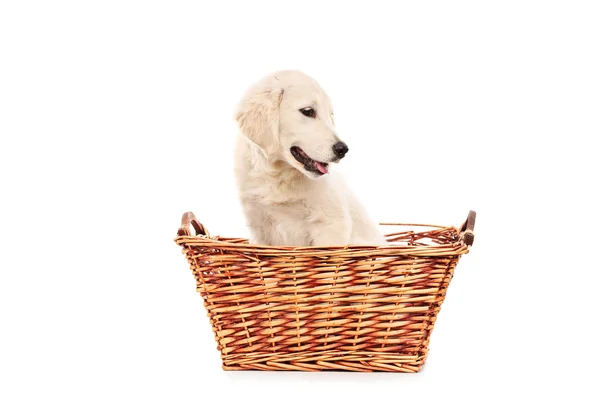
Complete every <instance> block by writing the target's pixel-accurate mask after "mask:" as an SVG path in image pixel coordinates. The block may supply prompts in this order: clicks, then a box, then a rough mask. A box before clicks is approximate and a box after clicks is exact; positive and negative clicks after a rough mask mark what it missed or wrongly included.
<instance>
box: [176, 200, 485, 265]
mask: <svg viewBox="0 0 600 400" xmlns="http://www.w3.org/2000/svg"><path fill="white" fill-rule="evenodd" d="M474 224H475V212H474V211H470V212H469V216H468V218H467V220H466V221H465V223H464V224H463V225H462V227H461V228H460V229H459V228H457V227H455V226H444V225H436V224H418V223H396V222H381V223H379V225H383V226H399V227H400V226H402V227H422V228H431V229H426V230H425V231H423V232H428V231H429V232H433V231H449V232H452V233H453V234H454V235H456V241H453V242H450V243H443V244H438V243H436V244H433V245H427V244H423V243H418V244H407V243H402V244H394V243H390V242H388V244H386V245H356V244H351V245H341V246H270V245H261V244H250V243H248V239H247V238H235V237H227V236H220V235H216V236H211V235H210V233H209V232H208V230H206V228H205V227H204V225H202V224H201V223H200V222H199V221H198V220H197V219H196V217H195V215H194V214H193V213H192V212H186V213H184V214H183V217H182V224H181V227H180V228H179V230H178V231H177V237H176V238H175V239H174V241H175V243H177V244H178V245H181V246H192V247H193V246H206V247H213V248H215V249H217V248H218V249H219V250H221V251H223V250H229V251H232V250H233V251H242V252H244V253H246V252H252V253H256V254H257V255H259V254H263V255H264V254H265V253H266V254H277V255H283V254H291V255H294V256H297V255H298V254H302V255H304V256H308V255H315V256H319V255H327V256H331V255H342V254H344V255H347V254H353V255H355V256H373V255H377V256H394V255H409V254H411V255H421V254H426V255H428V256H432V255H440V256H444V255H461V254H466V253H468V252H469V249H470V247H471V245H472V244H473V227H474ZM192 226H193V227H194V229H195V233H196V235H192V232H191V229H190V228H191V227H192ZM411 232H412V231H410V230H408V231H400V232H393V233H389V234H386V235H385V236H386V237H393V236H396V235H402V234H408V233H411ZM423 232H415V233H423Z"/></svg>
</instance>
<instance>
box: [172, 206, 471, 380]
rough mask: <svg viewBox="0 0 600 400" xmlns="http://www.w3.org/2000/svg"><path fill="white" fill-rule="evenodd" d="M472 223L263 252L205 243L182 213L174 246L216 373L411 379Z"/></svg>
mask: <svg viewBox="0 0 600 400" xmlns="http://www.w3.org/2000/svg"><path fill="white" fill-rule="evenodd" d="M474 224H475V212H474V211H471V212H470V213H469V216H468V218H467V220H466V221H465V223H464V224H463V225H462V227H461V228H460V229H457V228H454V227H443V226H435V225H431V226H430V225H417V224H405V225H400V224H382V225H390V226H401V227H404V230H403V231H401V232H398V233H392V234H388V235H387V239H388V241H389V243H390V244H389V245H388V246H383V247H365V246H347V247H303V248H299V247H272V246H259V245H250V244H248V241H247V240H245V239H234V238H225V237H218V236H210V235H209V233H208V231H207V230H206V229H205V228H204V226H203V225H202V224H201V223H199V222H198V220H197V219H196V218H195V217H194V215H193V214H192V213H185V214H184V215H183V218H182V225H181V228H180V229H179V231H178V232H177V238H176V239H175V242H176V243H177V244H179V245H181V246H182V247H183V253H184V254H185V256H186V257H187V260H188V262H189V264H190V268H191V270H192V272H193V273H194V276H195V277H196V282H197V290H198V292H200V294H201V296H202V298H203V299H204V305H205V307H206V309H207V310H208V316H209V318H210V322H211V324H212V326H213V332H214V334H215V340H216V341H217V348H218V349H219V350H220V351H221V359H222V361H223V369H225V370H299V371H323V370H347V371H360V372H368V371H394V372H418V371H419V370H420V369H421V367H422V366H423V363H424V362H425V358H426V357H427V351H428V347H429V337H430V334H431V331H432V329H433V326H434V323H435V320H436V316H437V313H438V312H439V310H440V306H441V304H442V302H443V301H444V297H445V296H446V290H447V288H448V284H449V283H450V280H451V278H452V274H453V272H454V268H455V267H456V263H457V262H458V259H459V258H460V256H461V255H463V254H466V253H468V251H469V248H470V246H471V245H472V244H473V239H474V235H473V227H474ZM192 227H193V228H194V230H195V232H196V234H195V235H192V234H191V228H192ZM396 229H397V228H396Z"/></svg>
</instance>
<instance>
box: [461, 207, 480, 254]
mask: <svg viewBox="0 0 600 400" xmlns="http://www.w3.org/2000/svg"><path fill="white" fill-rule="evenodd" d="M475 217H476V213H475V211H473V210H471V211H469V216H468V217H467V220H466V221H465V223H464V224H463V225H462V227H461V228H460V236H461V237H462V238H463V242H465V244H466V245H467V246H472V245H473V241H474V240H475V233H473V229H475Z"/></svg>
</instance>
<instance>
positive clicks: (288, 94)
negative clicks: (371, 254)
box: [235, 71, 386, 246]
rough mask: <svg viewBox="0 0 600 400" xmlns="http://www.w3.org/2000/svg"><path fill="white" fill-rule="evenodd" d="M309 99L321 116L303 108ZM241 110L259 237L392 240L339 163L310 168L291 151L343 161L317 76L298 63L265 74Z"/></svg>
mask: <svg viewBox="0 0 600 400" xmlns="http://www.w3.org/2000/svg"><path fill="white" fill-rule="evenodd" d="M307 107H312V109H314V111H315V112H316V115H315V117H314V118H311V117H307V116H305V115H303V113H302V112H301V111H300V110H302V109H306V108H307ZM235 118H236V120H237V121H238V123H239V126H240V131H241V134H240V135H239V137H238V139H237V143H236V152H235V174H236V180H237V185H238V190H239V195H240V200H241V202H242V206H243V209H244V213H245V215H246V218H247V220H248V226H249V228H250V231H251V237H250V242H251V243H254V244H264V245H272V246H344V245H351V244H354V245H384V244H385V243H386V241H385V239H384V237H383V235H382V234H381V233H380V232H379V230H378V229H377V226H376V224H375V223H374V222H372V221H371V219H370V218H369V216H368V215H367V212H366V211H365V209H364V208H363V206H362V205H361V204H360V203H359V201H358V200H357V199H356V197H355V196H354V195H353V194H352V193H351V191H350V190H349V188H348V186H347V185H346V183H345V181H344V179H343V177H342V176H341V174H339V172H337V171H336V170H335V168H334V169H331V171H329V172H330V173H328V174H322V173H319V172H318V171H310V170H307V169H306V168H304V164H302V163H301V162H299V161H297V159H296V158H295V157H294V156H293V155H292V153H291V151H290V149H291V148H292V147H294V146H297V147H299V148H301V149H302V150H303V152H304V155H306V156H308V157H309V158H310V159H312V161H313V162H314V161H319V162H320V164H321V165H327V164H326V163H332V162H337V161H339V157H338V156H336V154H335V153H334V151H333V150H332V146H333V145H334V144H335V143H338V142H339V141H340V140H339V138H338V136H337V134H336V130H335V126H334V123H333V112H332V107H331V102H330V100H329V97H328V96H327V94H326V93H325V92H324V91H323V89H321V87H320V86H319V85H318V84H317V83H316V82H315V81H314V80H313V79H312V78H310V77H309V76H307V75H305V74H303V73H301V72H298V71H280V72H276V73H274V74H271V75H269V76H267V77H265V78H263V79H262V80H260V81H259V82H258V83H256V84H255V85H254V86H252V87H251V88H250V89H249V90H248V91H247V92H246V94H245V95H244V96H243V98H242V100H241V102H240V104H239V106H238V109H237V111H236V115H235ZM309 163H310V162H309ZM317 164H319V163H313V164H311V165H312V166H315V165H317ZM325 168H326V167H325Z"/></svg>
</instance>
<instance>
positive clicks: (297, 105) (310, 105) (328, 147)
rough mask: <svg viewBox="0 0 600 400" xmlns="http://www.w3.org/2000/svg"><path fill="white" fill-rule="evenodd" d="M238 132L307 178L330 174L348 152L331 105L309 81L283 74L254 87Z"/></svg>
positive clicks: (240, 112) (291, 73)
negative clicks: (330, 168)
mask: <svg viewBox="0 0 600 400" xmlns="http://www.w3.org/2000/svg"><path fill="white" fill-rule="evenodd" d="M235 118H236V120H237V121H238V123H239V125H240V130H241V132H242V134H244V135H245V136H246V137H247V138H248V139H250V140H251V141H252V142H254V143H255V144H256V145H258V146H259V147H260V148H261V149H262V150H263V151H264V153H265V155H266V156H267V158H268V159H269V160H271V161H285V162H287V163H288V164H290V165H291V166H293V167H294V168H296V169H298V170H299V171H301V172H302V173H303V174H305V175H306V176H308V177H309V178H318V177H320V176H322V175H325V174H326V173H327V172H328V167H329V163H331V162H337V161H339V160H340V159H342V158H343V157H344V156H345V155H346V153H347V152H348V146H346V144H345V143H344V142H342V141H341V140H340V139H339V138H338V136H337V134H336V132H335V126H334V123H333V110H332V107H331V101H330V100H329V97H328V96H327V94H326V93H325V92H324V91H323V89H321V87H320V86H319V85H318V84H317V82H315V81H314V80H313V79H312V78H310V77H309V76H307V75H305V74H303V73H301V72H298V71H281V72H276V73H274V74H271V75H269V76H267V77H266V78H264V79H262V80H261V81H259V82H258V83H257V84H255V85H254V86H253V87H251V88H250V89H249V90H248V91H247V92H246V94H245V95H244V97H243V98H242V101H241V102H240V104H239V106H238V109H237V112H236V116H235Z"/></svg>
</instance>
